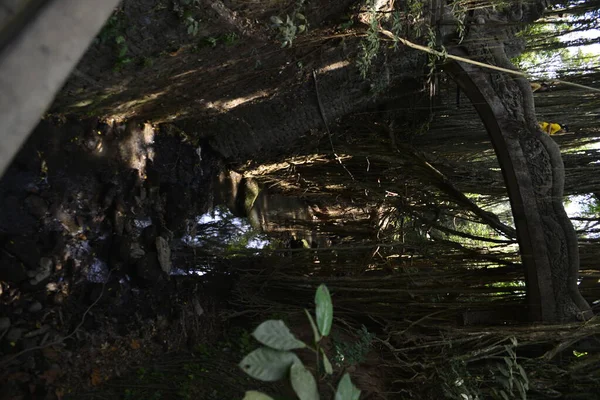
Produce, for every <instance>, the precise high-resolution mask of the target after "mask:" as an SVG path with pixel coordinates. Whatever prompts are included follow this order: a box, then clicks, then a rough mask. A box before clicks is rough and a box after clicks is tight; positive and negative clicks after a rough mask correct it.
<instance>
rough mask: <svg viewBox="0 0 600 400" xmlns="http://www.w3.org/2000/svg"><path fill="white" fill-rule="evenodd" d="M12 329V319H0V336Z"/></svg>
mask: <svg viewBox="0 0 600 400" xmlns="http://www.w3.org/2000/svg"><path fill="white" fill-rule="evenodd" d="M8 328H10V318H8V317H2V318H0V334H1V333H2V332H4V331H5V330H7V329H8Z"/></svg>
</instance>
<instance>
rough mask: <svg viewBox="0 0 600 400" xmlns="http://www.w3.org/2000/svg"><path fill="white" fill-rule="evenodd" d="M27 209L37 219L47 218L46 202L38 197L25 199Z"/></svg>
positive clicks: (32, 196)
mask: <svg viewBox="0 0 600 400" xmlns="http://www.w3.org/2000/svg"><path fill="white" fill-rule="evenodd" d="M25 209H26V210H27V211H28V212H29V214H31V215H33V216H34V217H36V218H37V219H40V218H43V217H45V216H46V214H47V213H48V205H47V204H46V201H45V200H44V199H42V198H41V197H40V196H36V195H30V196H28V197H27V198H26V199H25Z"/></svg>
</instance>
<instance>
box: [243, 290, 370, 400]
mask: <svg viewBox="0 0 600 400" xmlns="http://www.w3.org/2000/svg"><path fill="white" fill-rule="evenodd" d="M315 305H316V307H315V318H313V317H312V315H311V314H310V313H309V312H308V310H304V311H305V312H306V316H307V318H308V321H309V322H310V325H311V327H312V331H313V344H312V346H309V345H307V344H306V343H304V342H303V341H301V340H299V339H297V338H296V336H294V334H293V333H292V332H291V331H290V329H289V328H288V327H287V326H286V324H285V323H284V322H283V321H281V320H268V321H265V322H263V323H262V324H260V325H259V326H258V327H257V328H256V329H255V330H254V332H253V333H252V336H254V338H255V339H256V340H258V341H259V342H260V343H261V344H263V345H264V346H263V347H260V348H258V349H256V350H254V351H253V352H251V353H250V354H248V355H247V356H246V357H244V359H243V360H242V362H241V363H240V364H239V365H240V367H241V368H242V370H244V372H246V373H247V374H248V375H250V376H251V377H253V378H255V379H258V380H261V381H266V382H273V381H277V380H280V379H281V378H283V377H285V376H287V375H289V377H290V383H291V386H292V388H293V389H294V392H295V393H296V394H297V395H298V397H299V398H300V400H318V399H319V398H320V396H319V390H318V386H317V381H316V379H315V377H314V376H313V374H312V372H310V371H309V370H308V369H307V368H306V367H305V366H304V364H303V363H302V361H300V359H299V358H298V356H297V355H296V354H295V353H294V352H292V351H291V350H297V349H310V350H312V351H313V352H314V354H315V356H316V360H317V370H318V369H319V366H320V363H319V359H320V357H322V359H321V360H322V366H323V369H324V370H325V373H326V374H327V375H331V374H333V367H332V366H331V363H330V362H329V359H328V358H327V355H326V354H325V351H324V350H323V348H322V347H320V342H321V340H322V339H323V338H324V337H325V336H328V335H329V333H330V332H331V326H332V323H333V304H332V302H331V296H330V294H329V290H328V289H327V286H325V285H324V284H322V285H321V286H319V288H318V289H317V292H316V294H315ZM359 397H360V390H358V388H356V386H354V384H353V383H352V381H351V379H350V375H349V374H348V373H346V374H344V376H343V377H342V379H340V381H339V383H338V386H337V390H336V392H335V400H358V398H359ZM244 400H273V399H272V397H270V396H268V395H266V394H264V393H261V392H257V391H253V390H250V391H247V392H246V395H245V397H244Z"/></svg>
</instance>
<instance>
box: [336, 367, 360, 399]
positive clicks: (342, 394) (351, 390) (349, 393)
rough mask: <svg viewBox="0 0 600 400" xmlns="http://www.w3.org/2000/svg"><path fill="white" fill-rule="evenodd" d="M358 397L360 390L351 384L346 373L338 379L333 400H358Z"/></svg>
mask: <svg viewBox="0 0 600 400" xmlns="http://www.w3.org/2000/svg"><path fill="white" fill-rule="evenodd" d="M359 397H360V390H358V388H357V387H356V386H354V385H353V384H352V380H350V375H349V374H348V373H347V372H346V373H345V374H344V376H342V379H340V383H338V387H337V391H336V392H335V400H358V398H359Z"/></svg>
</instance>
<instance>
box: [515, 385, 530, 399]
mask: <svg viewBox="0 0 600 400" xmlns="http://www.w3.org/2000/svg"><path fill="white" fill-rule="evenodd" d="M515 386H516V387H517V390H518V391H519V394H520V395H521V399H522V400H526V399H527V393H526V392H527V391H526V390H525V388H524V387H523V383H522V382H521V381H519V380H516V381H515Z"/></svg>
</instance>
